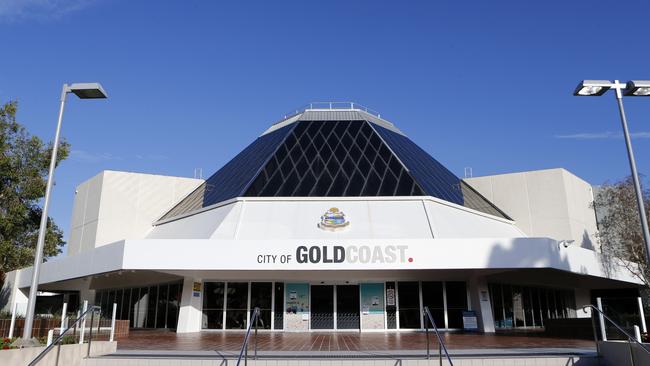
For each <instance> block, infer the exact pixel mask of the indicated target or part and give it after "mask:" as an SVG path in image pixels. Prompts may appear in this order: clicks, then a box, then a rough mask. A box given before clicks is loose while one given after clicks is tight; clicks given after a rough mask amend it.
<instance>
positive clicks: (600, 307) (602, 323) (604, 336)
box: [596, 297, 607, 342]
mask: <svg viewBox="0 0 650 366" xmlns="http://www.w3.org/2000/svg"><path fill="white" fill-rule="evenodd" d="M596 304H598V310H600V311H599V312H598V319H599V320H600V335H601V339H602V340H603V342H607V329H606V328H605V318H604V317H603V314H602V311H603V302H602V300H601V299H600V297H597V298H596Z"/></svg>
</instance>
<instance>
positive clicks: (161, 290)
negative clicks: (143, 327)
mask: <svg viewBox="0 0 650 366" xmlns="http://www.w3.org/2000/svg"><path fill="white" fill-rule="evenodd" d="M168 295H169V285H168V284H164V285H160V286H158V307H157V309H158V310H157V312H156V328H167V301H168V299H167V296H168Z"/></svg>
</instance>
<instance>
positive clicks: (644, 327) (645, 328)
mask: <svg viewBox="0 0 650 366" xmlns="http://www.w3.org/2000/svg"><path fill="white" fill-rule="evenodd" d="M637 301H638V303H639V315H640V316H641V330H643V333H648V328H647V327H646V324H645V313H644V312H643V301H642V300H641V297H637Z"/></svg>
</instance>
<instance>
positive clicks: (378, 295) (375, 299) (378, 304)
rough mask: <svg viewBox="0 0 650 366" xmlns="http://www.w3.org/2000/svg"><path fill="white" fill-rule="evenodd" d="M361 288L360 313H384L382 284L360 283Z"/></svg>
mask: <svg viewBox="0 0 650 366" xmlns="http://www.w3.org/2000/svg"><path fill="white" fill-rule="evenodd" d="M360 287H361V312H362V313H363V314H383V313H384V284H383V283H362V284H361V285H360Z"/></svg>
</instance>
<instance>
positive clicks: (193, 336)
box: [117, 330, 594, 352]
mask: <svg viewBox="0 0 650 366" xmlns="http://www.w3.org/2000/svg"><path fill="white" fill-rule="evenodd" d="M243 339H244V333H243V332H200V333H187V334H176V333H174V332H171V331H164V330H131V333H130V334H129V336H128V337H127V338H121V339H119V341H118V344H117V348H118V350H166V351H224V352H226V351H228V352H234V351H239V349H240V347H241V344H242V341H243ZM431 341H432V346H431V347H432V349H433V348H436V347H437V345H436V344H434V342H435V335H433V334H431ZM444 341H445V344H446V345H447V347H448V348H449V349H456V350H459V349H508V348H593V347H594V342H593V341H587V340H580V339H563V338H549V337H544V336H543V335H542V334H540V333H530V334H527V333H507V334H489V335H484V334H466V333H444ZM425 348H426V338H425V334H424V333H421V332H413V333H388V332H385V333H384V332H382V333H358V332H349V333H348V332H313V333H289V332H288V333H282V332H273V333H270V332H260V333H258V350H259V351H321V352H323V351H325V352H327V351H362V352H363V351H386V350H423V349H425Z"/></svg>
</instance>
